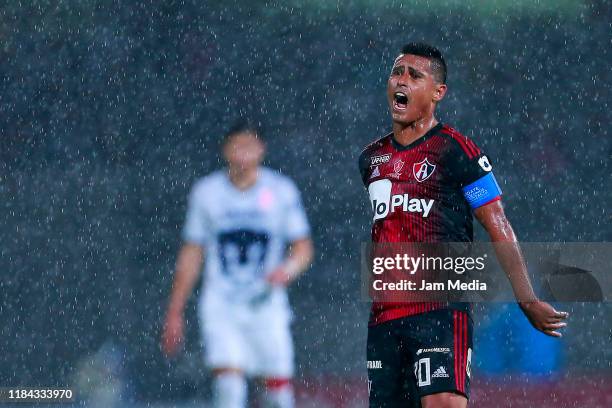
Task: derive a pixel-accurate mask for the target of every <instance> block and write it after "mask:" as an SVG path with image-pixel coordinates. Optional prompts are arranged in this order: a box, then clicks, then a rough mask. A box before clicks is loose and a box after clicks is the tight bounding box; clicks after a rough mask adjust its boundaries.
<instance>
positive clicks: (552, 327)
mask: <svg viewBox="0 0 612 408" xmlns="http://www.w3.org/2000/svg"><path fill="white" fill-rule="evenodd" d="M566 326H567V323H564V322H560V323H549V324H547V325H546V326H545V327H546V329H547V330H556V329H562V328H564V327H566Z"/></svg>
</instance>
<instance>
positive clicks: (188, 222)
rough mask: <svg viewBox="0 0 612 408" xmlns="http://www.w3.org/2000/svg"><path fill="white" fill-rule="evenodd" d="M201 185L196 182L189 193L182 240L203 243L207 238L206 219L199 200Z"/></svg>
mask: <svg viewBox="0 0 612 408" xmlns="http://www.w3.org/2000/svg"><path fill="white" fill-rule="evenodd" d="M201 189H202V186H201V185H198V184H196V185H195V186H194V187H193V188H192V190H191V193H190V194H189V200H188V204H187V216H186V217H185V225H184V226H183V240H184V241H185V242H191V243H194V244H200V245H204V243H205V241H206V239H207V238H208V220H207V217H206V212H205V208H204V205H203V203H202V200H201V197H202V195H201Z"/></svg>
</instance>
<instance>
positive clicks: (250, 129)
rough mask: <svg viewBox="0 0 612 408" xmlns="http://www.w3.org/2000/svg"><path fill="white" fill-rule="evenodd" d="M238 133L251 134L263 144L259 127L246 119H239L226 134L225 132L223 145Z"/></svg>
mask: <svg viewBox="0 0 612 408" xmlns="http://www.w3.org/2000/svg"><path fill="white" fill-rule="evenodd" d="M240 133H251V134H253V135H255V137H256V138H257V139H259V140H261V141H262V142H263V139H262V137H261V133H260V127H259V126H258V125H257V124H256V123H254V122H253V121H250V120H248V119H240V120H238V121H236V122H235V123H234V124H233V125H232V126H231V127H230V128H229V130H228V131H227V132H225V135H224V136H223V144H226V143H227V142H229V140H230V139H231V138H232V137H234V136H235V135H238V134H240Z"/></svg>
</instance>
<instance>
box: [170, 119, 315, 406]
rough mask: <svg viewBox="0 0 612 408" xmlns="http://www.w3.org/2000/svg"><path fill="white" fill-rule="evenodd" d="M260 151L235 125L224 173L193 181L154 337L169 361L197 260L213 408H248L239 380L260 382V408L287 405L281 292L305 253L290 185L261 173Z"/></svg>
mask: <svg viewBox="0 0 612 408" xmlns="http://www.w3.org/2000/svg"><path fill="white" fill-rule="evenodd" d="M264 153H265V146H264V143H263V141H262V140H261V139H260V137H259V136H258V134H257V131H256V130H255V129H254V128H249V127H241V128H235V129H233V130H231V131H230V132H229V133H228V134H227V135H226V137H225V140H224V144H223V154H224V157H225V159H226V161H227V163H228V167H227V168H225V169H223V170H219V171H216V172H214V173H212V174H210V175H208V176H206V177H204V178H202V179H200V180H199V181H197V182H196V183H195V184H194V186H193V188H192V191H191V194H190V197H189V204H188V210H187V217H186V221H185V226H184V229H183V239H184V244H183V246H182V248H181V250H180V252H179V254H178V259H177V263H176V272H175V276H174V283H173V287H172V292H171V295H170V302H169V306H168V311H167V314H166V321H165V325H164V331H163V335H162V347H163V349H164V352H165V353H166V354H167V355H168V356H172V355H175V354H176V353H177V352H178V350H179V348H180V344H181V342H182V339H183V333H184V318H183V312H184V309H185V304H186V302H187V299H188V298H189V296H190V295H191V292H192V290H193V287H194V285H195V282H196V281H197V278H198V275H199V273H200V271H201V270H202V261H203V260H205V265H204V268H203V269H204V271H205V272H204V278H203V287H202V295H201V298H200V300H199V306H198V314H199V318H200V328H201V333H202V338H203V344H204V349H205V356H206V362H207V364H208V365H209V366H210V368H211V369H212V371H213V375H214V397H213V399H214V406H215V407H217V408H242V407H245V406H246V402H247V376H248V377H255V378H258V379H261V380H263V383H264V384H265V387H266V393H265V398H266V404H267V405H266V406H268V407H274V408H291V407H293V406H294V396H293V388H292V384H291V379H292V376H293V342H292V338H291V333H290V327H289V326H290V321H291V311H290V309H289V301H288V297H287V291H286V286H287V285H288V284H290V283H291V282H292V281H293V280H294V279H296V278H297V277H298V276H299V275H300V274H301V273H302V272H303V271H304V270H305V269H306V268H307V267H308V265H309V264H310V261H311V259H312V256H313V246H312V241H311V239H310V228H309V225H308V220H307V218H306V214H305V212H304V209H303V207H302V203H301V200H300V194H299V192H298V190H297V188H296V187H295V185H294V184H293V182H292V181H291V180H290V179H289V178H287V177H285V176H283V175H281V174H279V173H277V172H276V171H273V170H271V169H269V168H266V167H263V166H261V162H262V160H263V157H264Z"/></svg>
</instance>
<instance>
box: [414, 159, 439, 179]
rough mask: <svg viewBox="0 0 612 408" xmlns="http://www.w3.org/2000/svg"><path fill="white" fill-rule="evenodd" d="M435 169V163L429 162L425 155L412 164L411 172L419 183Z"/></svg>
mask: <svg viewBox="0 0 612 408" xmlns="http://www.w3.org/2000/svg"><path fill="white" fill-rule="evenodd" d="M435 169H436V165H435V164H431V163H430V162H429V160H427V157H426V158H425V159H423V160H422V161H420V162H418V163H414V164H413V165H412V174H413V175H414V178H415V179H416V181H418V182H419V183H422V182H423V181H425V180H427V179H428V178H429V177H430V176H431V175H432V174H433V172H434V170H435Z"/></svg>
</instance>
